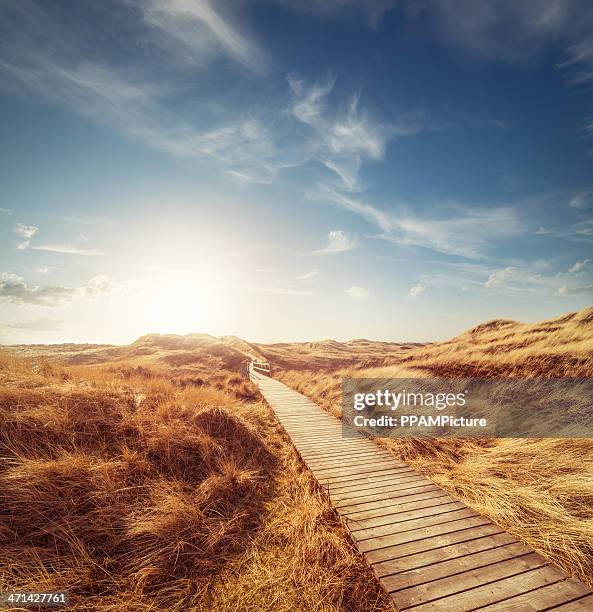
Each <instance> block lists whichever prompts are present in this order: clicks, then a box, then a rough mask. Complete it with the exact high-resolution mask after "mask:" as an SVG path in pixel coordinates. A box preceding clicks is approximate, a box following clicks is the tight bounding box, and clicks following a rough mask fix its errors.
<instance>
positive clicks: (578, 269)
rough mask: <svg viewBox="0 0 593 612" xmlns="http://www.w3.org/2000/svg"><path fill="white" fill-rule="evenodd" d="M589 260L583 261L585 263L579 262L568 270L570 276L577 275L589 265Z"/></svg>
mask: <svg viewBox="0 0 593 612" xmlns="http://www.w3.org/2000/svg"><path fill="white" fill-rule="evenodd" d="M589 261H590V260H589V259H583V261H577V262H575V264H574V265H573V266H571V267H570V268H569V269H568V273H569V274H577V273H578V272H581V271H582V269H583V268H584V267H585V266H586V265H587V264H588V263H589Z"/></svg>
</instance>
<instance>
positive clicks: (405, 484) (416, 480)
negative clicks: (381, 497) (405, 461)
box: [329, 474, 432, 503]
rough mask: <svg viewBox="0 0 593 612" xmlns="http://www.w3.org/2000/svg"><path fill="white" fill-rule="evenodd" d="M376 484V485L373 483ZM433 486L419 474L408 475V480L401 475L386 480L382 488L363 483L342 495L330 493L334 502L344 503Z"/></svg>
mask: <svg viewBox="0 0 593 612" xmlns="http://www.w3.org/2000/svg"><path fill="white" fill-rule="evenodd" d="M371 484H376V483H371ZM430 484H432V483H431V482H430V481H429V480H426V478H424V477H423V476H420V475H418V474H412V475H408V476H407V477H406V478H402V477H401V476H400V475H399V474H398V475H397V476H396V477H395V478H394V479H393V480H387V479H386V480H385V482H384V483H383V485H382V486H380V487H376V486H375V487H372V488H370V489H369V488H367V487H368V486H369V483H362V485H361V486H360V487H359V488H357V487H354V488H352V487H351V488H350V489H349V490H348V491H342V492H341V493H334V490H333V489H332V488H331V487H330V490H329V493H330V497H331V499H332V501H333V502H336V503H337V502H343V501H346V500H350V499H360V498H363V499H368V498H369V496H371V495H377V494H381V493H391V492H393V491H401V490H407V489H410V488H415V487H419V486H426V485H430Z"/></svg>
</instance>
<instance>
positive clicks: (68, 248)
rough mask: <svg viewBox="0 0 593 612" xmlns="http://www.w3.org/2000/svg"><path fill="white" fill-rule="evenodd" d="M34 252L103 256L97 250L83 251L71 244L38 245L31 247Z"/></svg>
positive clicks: (83, 249) (101, 252)
mask: <svg viewBox="0 0 593 612" xmlns="http://www.w3.org/2000/svg"><path fill="white" fill-rule="evenodd" d="M31 249H32V250H34V251H49V252H51V253H64V254H66V255H89V256H95V255H104V253H103V251H100V250H99V249H85V248H82V247H78V246H76V245H73V244H40V245H35V246H32V247H31Z"/></svg>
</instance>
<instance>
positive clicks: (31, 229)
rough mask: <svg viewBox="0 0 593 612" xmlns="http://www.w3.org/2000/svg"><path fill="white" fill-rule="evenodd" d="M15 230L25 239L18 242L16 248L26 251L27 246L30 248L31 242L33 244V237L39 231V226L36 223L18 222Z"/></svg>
mask: <svg viewBox="0 0 593 612" xmlns="http://www.w3.org/2000/svg"><path fill="white" fill-rule="evenodd" d="M14 231H15V233H16V234H18V235H19V236H21V237H22V238H23V240H22V241H21V242H19V243H18V244H17V246H16V248H17V249H18V250H19V251H24V250H25V249H26V248H28V246H29V244H31V238H33V236H35V234H36V233H37V232H38V231H39V228H38V227H35V226H34V225H23V224H22V223H17V224H16V225H15V226H14Z"/></svg>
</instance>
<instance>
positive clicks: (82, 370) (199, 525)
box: [0, 354, 390, 612]
mask: <svg viewBox="0 0 593 612" xmlns="http://www.w3.org/2000/svg"><path fill="white" fill-rule="evenodd" d="M223 381H224V382H222V384H221V380H218V379H217V380H213V381H208V380H205V381H203V383H202V384H200V385H195V384H189V383H187V381H186V382H185V383H181V382H180V381H179V380H175V376H174V375H172V373H171V372H168V373H167V372H166V371H163V370H159V369H158V368H156V369H152V368H138V367H137V366H129V365H127V364H125V363H116V364H105V365H103V366H100V367H98V366H90V367H86V366H85V367H83V366H75V367H63V366H60V365H59V364H57V363H56V362H51V363H44V362H38V361H25V360H20V359H15V358H13V357H11V356H10V355H6V354H2V355H0V384H1V390H0V460H1V463H0V590H15V589H19V590H33V591H44V592H45V591H59V590H66V591H69V593H70V595H71V600H72V602H73V605H72V609H75V610H89V611H90V610H110V611H111V610H113V611H116V610H117V611H120V610H157V609H158V610H200V611H202V610H204V611H206V610H212V611H214V610H229V611H230V610H253V611H255V610H280V611H286V612H288V611H289V610H295V609H299V610H304V611H308V610H310V611H313V610H321V609H323V610H329V611H336V612H337V611H345V610H359V611H361V612H362V611H363V610H364V611H366V610H373V611H382V610H388V609H390V607H389V604H388V602H387V601H386V599H385V598H384V596H383V594H382V593H381V592H380V590H379V588H378V587H377V586H376V584H375V582H374V581H373V580H372V579H371V577H370V576H369V570H367V569H366V568H365V566H364V565H363V564H362V563H361V560H360V557H359V555H358V553H357V552H356V551H355V550H354V549H353V547H352V545H351V544H350V541H349V539H348V537H347V535H346V533H345V532H344V530H343V529H342V527H341V525H340V524H339V522H338V521H337V519H336V517H335V516H334V515H333V513H332V511H331V509H330V507H329V505H328V504H327V501H326V500H325V498H324V497H323V495H322V494H321V493H320V492H319V490H318V489H317V488H316V486H315V484H314V481H313V480H312V478H311V477H310V476H309V475H308V473H307V472H306V471H304V469H303V468H302V466H301V464H300V463H299V461H298V460H297V458H296V455H295V453H294V452H293V450H292V448H291V446H290V444H289V442H288V441H287V440H286V439H285V438H284V437H283V435H282V433H281V431H280V429H279V427H278V425H277V423H276V422H275V420H274V418H273V415H272V414H271V412H270V411H269V409H268V408H267V407H266V406H265V405H264V404H263V403H262V402H261V398H260V397H259V396H258V393H257V391H256V389H255V388H254V387H252V386H251V385H250V383H248V382H246V381H245V380H244V379H241V378H239V377H237V376H235V375H233V374H232V373H227V374H224V377H223ZM219 387H223V388H219ZM245 398H248V400H249V401H247V400H246V399H245Z"/></svg>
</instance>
